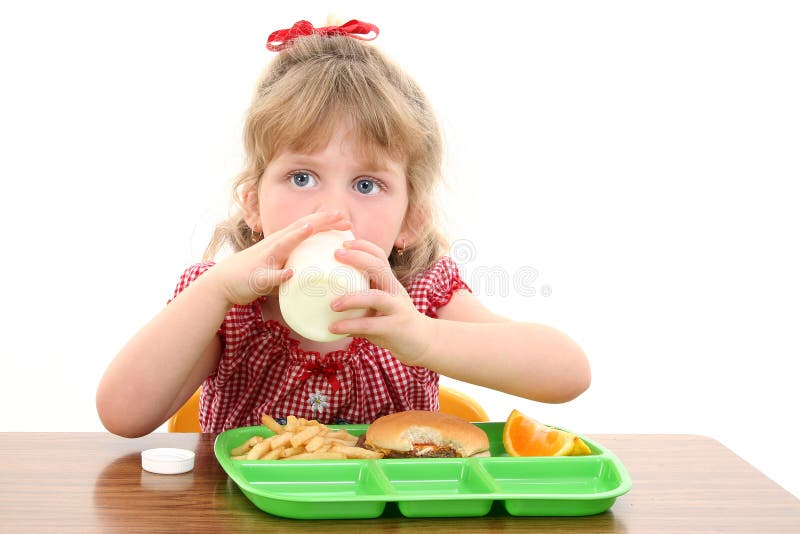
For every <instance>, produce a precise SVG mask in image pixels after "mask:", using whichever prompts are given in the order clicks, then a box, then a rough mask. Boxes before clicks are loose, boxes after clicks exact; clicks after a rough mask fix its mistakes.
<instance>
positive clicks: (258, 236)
mask: <svg viewBox="0 0 800 534" xmlns="http://www.w3.org/2000/svg"><path fill="white" fill-rule="evenodd" d="M263 238H264V234H263V233H261V232H259V231H258V230H253V229H252V228H251V229H250V241H252V242H253V243H258V242H259V241H261V240H262V239H263Z"/></svg>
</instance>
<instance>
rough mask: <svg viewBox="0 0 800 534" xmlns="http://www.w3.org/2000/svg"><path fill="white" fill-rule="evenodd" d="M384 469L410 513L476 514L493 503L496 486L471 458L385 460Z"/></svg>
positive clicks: (405, 511)
mask: <svg viewBox="0 0 800 534" xmlns="http://www.w3.org/2000/svg"><path fill="white" fill-rule="evenodd" d="M380 469H381V470H382V471H383V474H384V475H385V476H386V479H387V480H388V482H389V485H390V486H391V488H392V493H393V494H395V498H396V499H397V501H398V504H397V506H398V508H399V509H400V513H402V514H403V515H404V516H406V517H474V516H482V515H486V514H487V513H489V509H490V508H491V507H492V502H493V498H492V495H491V494H492V493H493V492H494V491H496V488H495V487H494V486H493V485H492V483H491V480H488V479H487V478H486V474H485V472H483V471H482V470H481V468H480V467H479V466H477V464H474V463H473V462H470V461H468V460H457V459H417V460H382V461H380Z"/></svg>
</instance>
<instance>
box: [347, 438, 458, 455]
mask: <svg viewBox="0 0 800 534" xmlns="http://www.w3.org/2000/svg"><path fill="white" fill-rule="evenodd" d="M366 439H367V435H366V434H361V435H360V436H359V437H358V441H357V442H356V447H361V448H362V449H367V450H371V451H377V452H380V453H382V454H383V457H384V458H456V457H457V456H458V455H457V454H456V451H455V449H453V448H451V447H437V446H436V445H428V444H425V445H421V446H419V447H418V448H417V449H411V450H410V451H393V450H391V449H376V448H374V447H370V446H369V445H366V444H365V441H366Z"/></svg>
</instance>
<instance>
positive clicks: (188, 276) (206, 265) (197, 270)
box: [167, 261, 214, 304]
mask: <svg viewBox="0 0 800 534" xmlns="http://www.w3.org/2000/svg"><path fill="white" fill-rule="evenodd" d="M213 266H214V262H213V261H205V262H202V263H195V264H194V265H192V266H191V267H189V268H188V269H186V270H185V271H183V274H182V275H181V278H180V280H178V285H176V286H175V292H174V293H173V294H172V298H171V299H169V300H168V301H167V304H169V303H170V302H172V301H173V300H175V297H177V296H178V295H179V294H180V293H181V292H182V291H183V290H184V289H186V288H187V287H189V286H190V285H191V283H192V282H194V281H195V280H197V279H198V278H199V277H200V275H201V274H203V273H204V272H206V271H207V270H209V269H210V268H212V267H213Z"/></svg>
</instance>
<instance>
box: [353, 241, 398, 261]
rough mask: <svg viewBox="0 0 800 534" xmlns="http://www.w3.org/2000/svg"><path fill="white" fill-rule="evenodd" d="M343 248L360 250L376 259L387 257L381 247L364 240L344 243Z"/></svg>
mask: <svg viewBox="0 0 800 534" xmlns="http://www.w3.org/2000/svg"><path fill="white" fill-rule="evenodd" d="M344 248H346V249H350V250H361V251H363V252H367V253H369V254H372V255H373V256H375V257H377V258H388V257H389V255H388V254H386V251H385V250H383V249H382V248H381V247H379V246H378V245H376V244H375V243H373V242H372V241H367V240H366V239H353V240H352V241H345V242H344Z"/></svg>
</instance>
